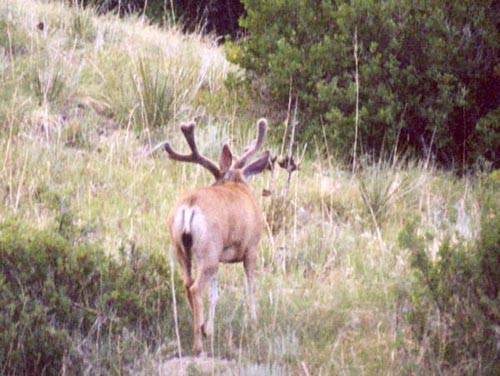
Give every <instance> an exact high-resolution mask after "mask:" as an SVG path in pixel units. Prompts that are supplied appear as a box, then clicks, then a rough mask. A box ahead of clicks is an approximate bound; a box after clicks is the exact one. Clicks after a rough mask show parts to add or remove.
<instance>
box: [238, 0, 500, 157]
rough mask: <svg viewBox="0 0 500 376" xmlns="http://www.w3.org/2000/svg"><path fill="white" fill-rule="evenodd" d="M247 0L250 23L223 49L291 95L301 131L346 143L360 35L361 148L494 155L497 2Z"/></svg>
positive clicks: (498, 88) (346, 150) (499, 97)
mask: <svg viewBox="0 0 500 376" xmlns="http://www.w3.org/2000/svg"><path fill="white" fill-rule="evenodd" d="M243 2H244V4H245V8H246V16H245V17H244V19H243V20H242V21H241V24H242V26H243V27H244V28H245V29H246V30H247V31H248V33H249V35H248V37H247V38H246V39H244V40H243V41H242V43H241V46H240V48H241V51H236V52H235V51H233V52H234V53H230V57H232V58H233V60H234V61H235V62H236V63H238V64H240V65H242V66H243V67H244V68H246V69H247V70H248V71H250V72H252V73H253V74H254V75H256V76H259V77H262V78H264V81H265V83H266V86H267V87H268V88H269V91H270V94H271V95H272V97H273V99H275V100H277V101H280V102H281V103H282V106H283V108H286V106H287V104H288V100H289V96H290V94H291V96H292V98H294V99H295V98H297V99H298V104H299V108H300V109H301V116H300V119H301V124H300V125H301V126H300V133H301V135H302V137H303V139H308V138H309V136H310V135H316V136H318V137H320V138H321V139H323V129H322V128H323V126H324V127H325V131H326V132H325V133H326V137H327V138H328V141H329V143H330V144H331V145H332V146H333V150H336V151H337V152H338V153H339V155H341V156H344V157H349V156H350V155H352V147H353V143H354V142H353V141H354V133H355V131H354V129H355V107H356V106H355V102H356V85H355V79H354V76H355V59H354V47H353V46H354V40H355V35H357V44H358V57H359V80H360V88H359V100H360V102H359V106H360V107H359V116H360V122H359V132H360V133H359V137H360V139H359V141H360V144H358V145H359V146H358V147H360V149H358V152H359V150H361V151H364V152H369V153H374V154H378V153H383V152H384V150H385V151H392V150H394V149H395V148H396V145H397V148H398V151H403V150H405V149H406V150H408V149H409V150H411V151H412V152H414V153H417V154H420V155H424V156H427V155H428V153H432V155H434V156H435V157H436V158H437V160H438V161H439V162H441V163H442V164H444V165H447V166H460V167H461V166H467V165H468V164H471V163H473V162H474V161H475V160H476V159H477V157H478V156H483V157H484V158H486V159H488V160H489V161H492V162H494V163H495V164H497V165H498V163H499V162H500V161H499V156H498V150H499V149H500V145H499V144H498V137H497V134H498V132H494V130H495V129H497V124H498V111H496V112H495V109H498V106H499V104H500V94H499V93H500V75H499V67H500V66H499V65H498V59H497V58H496V57H497V56H498V55H499V44H498V43H499V42H498V41H499V40H500V35H499V29H498V27H497V25H498V24H497V19H496V16H495V14H498V13H499V12H500V8H499V6H500V5H499V4H500V3H498V2H494V1H488V0H487V1H480V2H478V1H465V2H448V1H440V0H439V1H432V2H424V1H416V2H415V1H409V0H405V1H395V0H391V1H369V0H368V1H356V2H350V1H335V2H330V1H321V2H318V1H313V0H288V1H281V0H273V1H262V0H245V1H243ZM251 78H252V77H251ZM485 118H488V119H489V120H488V121H487V120H482V119H485ZM481 121H482V123H481V124H482V125H481V127H482V128H481V129H483V128H484V130H480V129H478V124H480V122H481Z"/></svg>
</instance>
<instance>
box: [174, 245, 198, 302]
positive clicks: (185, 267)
mask: <svg viewBox="0 0 500 376" xmlns="http://www.w3.org/2000/svg"><path fill="white" fill-rule="evenodd" d="M175 250H176V257H177V262H178V263H179V265H180V266H181V268H180V269H181V277H182V281H183V282H184V288H185V289H186V295H187V298H188V302H189V307H191V312H194V311H193V298H192V297H191V292H190V288H191V285H192V284H193V277H192V276H191V259H190V258H189V257H188V255H186V254H185V253H184V251H183V249H182V247H180V246H176V247H175Z"/></svg>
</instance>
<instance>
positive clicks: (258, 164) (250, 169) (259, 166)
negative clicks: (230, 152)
mask: <svg viewBox="0 0 500 376" xmlns="http://www.w3.org/2000/svg"><path fill="white" fill-rule="evenodd" d="M269 157H270V152H269V151H266V152H265V153H264V154H263V155H262V156H261V157H260V158H259V159H257V160H256V161H254V162H252V163H250V164H249V165H248V166H246V167H245V168H244V169H243V176H245V178H249V177H250V176H252V175H257V174H260V173H261V172H262V171H264V170H265V169H266V168H267V167H268V166H269V163H270V158H269Z"/></svg>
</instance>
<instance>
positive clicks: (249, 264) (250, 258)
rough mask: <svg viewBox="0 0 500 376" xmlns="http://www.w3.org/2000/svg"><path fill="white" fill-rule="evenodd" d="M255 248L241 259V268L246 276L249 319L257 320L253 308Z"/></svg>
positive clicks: (255, 311)
mask: <svg viewBox="0 0 500 376" xmlns="http://www.w3.org/2000/svg"><path fill="white" fill-rule="evenodd" d="M256 250H257V248H256V247H255V248H251V249H248V250H247V252H246V253H245V258H244V259H243V267H244V268H245V275H246V288H247V299H248V306H249V308H250V317H251V318H252V320H253V321H256V320H257V310H256V308H255V268H256V266H257V253H256Z"/></svg>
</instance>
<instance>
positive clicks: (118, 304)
mask: <svg viewBox="0 0 500 376" xmlns="http://www.w3.org/2000/svg"><path fill="white" fill-rule="evenodd" d="M65 233H66V234H67V232H65ZM0 261H1V262H0V268H1V270H2V273H1V277H0V307H1V308H0V310H1V312H2V314H1V315H0V331H1V332H2V336H1V337H0V369H2V370H3V371H4V372H5V373H6V374H59V373H61V370H62V368H63V367H66V368H67V369H68V367H69V371H71V372H72V373H79V371H81V367H82V364H83V355H82V354H81V352H79V351H77V349H76V347H75V346H74V345H73V342H72V338H73V337H75V336H83V337H85V336H88V337H87V338H94V336H96V334H95V333H96V329H95V327H96V326H98V327H99V328H98V330H97V332H99V333H102V334H101V336H105V335H108V336H110V337H112V336H113V335H115V334H116V335H119V334H120V333H121V332H122V331H123V330H128V331H133V332H136V333H138V335H141V336H143V337H144V340H145V342H146V343H148V342H150V343H151V341H153V342H154V340H155V339H156V340H158V339H162V340H164V336H168V335H172V327H173V325H172V322H173V318H172V316H171V311H172V310H171V308H170V304H171V288H170V285H169V282H170V280H171V279H170V278H171V277H170V269H169V267H168V265H167V263H166V260H165V257H162V256H160V255H156V254H153V253H148V252H145V251H143V250H139V249H137V248H136V247H135V246H132V247H131V248H130V249H129V250H126V248H125V247H123V248H122V249H121V251H120V252H119V255H118V256H117V257H111V256H109V255H107V254H106V253H105V252H104V251H103V250H102V249H101V248H99V247H98V246H95V245H91V244H78V242H77V241H75V239H73V240H68V239H66V238H63V237H62V236H61V235H59V234H58V233H57V232H56V231H49V230H46V231H35V230H33V229H30V228H28V227H26V226H23V225H20V224H17V223H13V222H7V223H4V224H2V225H0ZM178 301H183V300H182V299H179V300H178ZM152 333H154V334H159V335H155V336H152V335H151V334H152ZM94 340H95V341H97V340H99V338H94ZM151 344H153V343H151Z"/></svg>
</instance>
